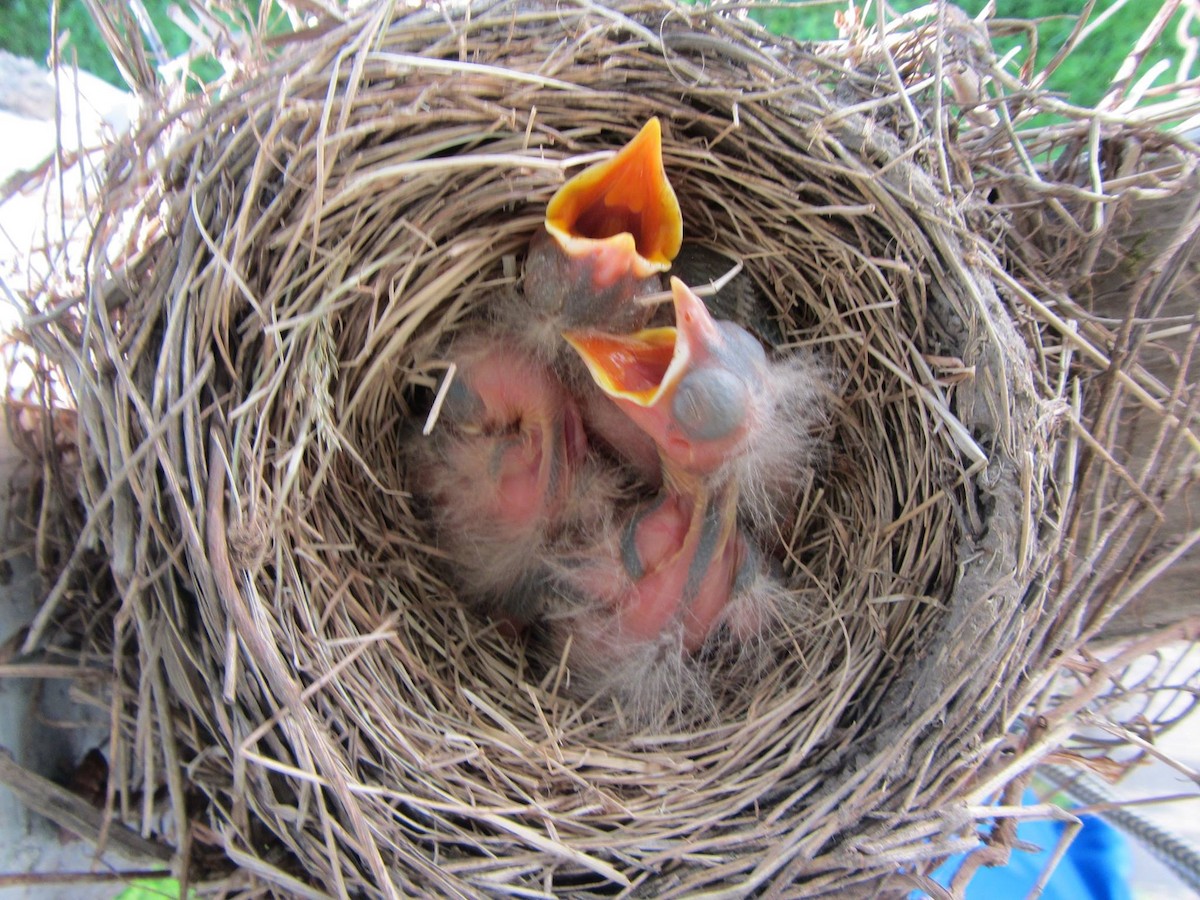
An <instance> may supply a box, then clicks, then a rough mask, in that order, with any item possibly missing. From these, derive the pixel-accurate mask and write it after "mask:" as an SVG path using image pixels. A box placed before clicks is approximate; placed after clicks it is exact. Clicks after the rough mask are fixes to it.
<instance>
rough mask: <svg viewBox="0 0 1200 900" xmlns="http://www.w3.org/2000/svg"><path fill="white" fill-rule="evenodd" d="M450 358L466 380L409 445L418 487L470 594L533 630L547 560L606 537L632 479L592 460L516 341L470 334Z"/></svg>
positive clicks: (561, 399)
mask: <svg viewBox="0 0 1200 900" xmlns="http://www.w3.org/2000/svg"><path fill="white" fill-rule="evenodd" d="M446 356H447V358H448V359H450V360H452V361H453V362H454V363H455V364H456V365H457V377H456V378H455V379H454V381H453V382H452V384H451V385H450V387H449V388H448V390H447V392H446V396H445V401H444V403H443V406H442V409H441V414H440V417H439V419H438V421H437V426H436V428H435V429H434V431H433V432H432V434H431V435H429V436H428V437H425V436H421V435H418V436H414V437H413V438H411V439H410V441H409V444H408V447H409V451H410V454H411V458H410V475H409V482H410V484H411V485H412V489H413V492H414V493H415V494H416V495H418V496H419V497H421V498H422V499H423V500H425V501H426V502H427V503H428V505H429V510H430V516H431V519H432V521H433V524H434V529H435V533H436V536H437V541H438V545H439V547H440V548H441V549H442V550H443V551H445V553H446V554H447V557H448V558H449V559H450V560H451V565H452V571H451V573H450V574H451V576H452V578H453V580H454V581H455V583H456V585H457V587H458V588H459V592H460V595H461V596H463V597H464V598H466V599H468V600H470V601H472V602H474V603H476V604H477V605H479V606H482V607H484V608H485V609H488V610H489V611H492V612H494V613H496V614H498V615H501V616H505V617H508V618H510V619H512V620H514V621H515V622H517V623H520V624H525V623H529V622H532V621H533V620H534V619H536V618H537V616H538V615H539V613H540V612H541V611H542V603H543V602H544V600H545V598H546V592H545V590H544V584H545V577H546V575H545V565H546V562H547V560H549V559H552V558H553V557H554V556H555V555H556V554H557V553H559V552H561V549H560V548H561V546H566V545H571V544H572V543H573V542H574V541H576V540H577V539H578V537H577V536H578V535H579V534H580V533H590V532H593V531H595V530H599V529H602V528H603V527H604V523H605V522H606V521H607V520H608V519H609V518H611V516H612V515H613V510H614V505H615V503H616V500H617V498H618V496H619V495H620V494H621V490H622V487H621V479H620V476H619V474H618V472H617V471H615V470H613V469H611V468H604V467H601V466H600V465H598V464H597V463H596V461H595V460H593V459H590V458H589V456H588V442H587V437H586V435H585V433H584V429H583V422H582V418H581V416H580V412H579V408H578V406H577V405H576V403H575V401H574V399H573V398H572V397H571V395H570V393H568V391H567V390H566V388H565V387H564V386H563V384H562V382H561V381H560V380H559V379H558V377H557V376H556V375H555V374H554V373H553V372H552V371H551V370H550V369H549V368H548V367H547V366H546V365H545V364H544V363H542V362H540V361H538V360H537V359H535V358H533V357H532V356H531V355H529V354H528V353H525V352H523V351H521V350H519V349H516V348H515V346H514V342H513V341H512V340H507V339H506V338H505V336H504V335H502V334H495V333H492V334H487V335H484V334H470V335H467V336H465V337H461V338H459V339H458V340H456V341H455V342H454V343H453V344H452V345H451V346H450V347H449V348H448V349H447V351H446Z"/></svg>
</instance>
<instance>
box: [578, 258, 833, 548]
mask: <svg viewBox="0 0 1200 900" xmlns="http://www.w3.org/2000/svg"><path fill="white" fill-rule="evenodd" d="M671 291H672V296H673V299H674V306H675V325H674V326H673V327H665V328H649V329H643V330H641V331H638V332H635V333H633V334H628V335H619V334H609V333H604V332H601V331H594V330H593V331H582V330H581V331H568V332H565V333H564V337H565V338H566V339H567V341H568V342H569V343H570V344H571V345H572V346H573V347H574V348H575V350H576V351H577V352H578V353H579V355H580V357H581V358H582V359H583V361H584V362H585V363H586V365H587V367H588V369H589V370H590V371H591V373H592V377H593V378H594V379H595V381H596V383H597V384H598V385H599V386H600V388H601V389H602V390H603V391H604V393H605V394H607V395H608V396H609V397H611V398H612V399H613V400H614V401H615V402H616V404H617V405H618V406H619V407H620V408H621V410H622V411H623V412H624V413H625V414H626V415H627V416H629V418H630V419H631V420H632V421H633V422H634V423H636V424H637V426H638V427H639V428H640V429H641V430H642V431H643V432H645V433H646V434H647V435H649V436H650V438H652V439H653V441H654V443H655V445H656V446H657V447H658V451H659V454H660V456H661V458H662V466H663V472H664V477H665V481H666V484H667V486H668V488H669V489H672V490H675V491H676V492H681V493H686V492H689V491H694V490H695V488H694V487H692V485H694V484H695V483H696V482H697V481H700V482H703V483H705V484H707V485H709V486H710V489H717V488H721V487H722V486H724V485H729V484H732V485H733V486H734V490H735V491H736V494H737V496H738V504H739V507H740V509H741V511H742V513H743V514H744V515H745V516H746V518H747V519H748V520H749V522H750V524H751V526H752V527H754V528H756V529H762V528H768V527H770V525H772V524H773V522H774V520H775V517H776V514H777V512H778V510H779V509H780V507H781V504H782V503H783V502H784V500H785V499H786V498H788V497H789V496H790V495H791V494H792V493H793V492H794V490H795V489H796V488H798V487H799V486H800V485H802V484H804V483H805V481H806V480H807V479H808V478H809V477H810V473H811V464H812V462H813V457H814V451H815V448H816V446H817V445H818V442H817V440H816V439H815V438H814V435H813V429H814V427H815V426H816V425H817V424H818V423H819V421H820V419H821V417H822V415H823V409H824V406H825V403H824V401H825V395H826V393H827V390H826V387H825V379H824V377H823V374H822V372H821V369H820V367H819V366H818V365H817V364H816V363H815V362H813V361H812V360H810V359H808V358H806V357H802V356H798V355H793V356H789V357H785V358H783V359H778V360H772V359H769V358H768V357H767V355H766V353H765V351H764V350H763V347H762V345H761V344H759V342H758V341H757V340H755V339H754V338H753V337H752V336H751V335H750V334H749V332H747V331H746V330H745V329H744V328H741V327H740V326H738V325H735V324H733V323H732V322H723V321H717V320H715V319H713V317H712V316H711V315H710V314H709V312H708V310H707V309H706V308H705V306H704V303H703V301H701V300H700V298H699V297H697V296H696V295H695V293H693V292H692V291H691V289H689V288H688V287H687V286H686V285H685V284H684V283H683V282H682V281H680V280H679V279H678V278H672V279H671Z"/></svg>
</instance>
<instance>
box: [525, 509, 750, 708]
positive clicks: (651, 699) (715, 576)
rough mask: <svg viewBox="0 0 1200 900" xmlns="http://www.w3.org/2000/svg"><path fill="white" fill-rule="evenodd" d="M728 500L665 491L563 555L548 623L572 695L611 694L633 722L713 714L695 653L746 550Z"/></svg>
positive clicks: (715, 619) (718, 617) (725, 600)
mask: <svg viewBox="0 0 1200 900" xmlns="http://www.w3.org/2000/svg"><path fill="white" fill-rule="evenodd" d="M728 499H729V498H721V497H700V496H692V495H687V494H677V493H670V492H664V493H662V494H660V495H659V496H658V497H657V498H656V499H655V500H653V501H651V502H649V503H646V504H643V505H641V506H639V507H637V508H635V509H634V510H633V511H632V512H630V513H629V514H628V516H627V517H626V518H625V520H624V521H623V522H620V523H615V524H614V526H613V527H612V528H610V529H609V531H608V532H607V534H606V535H605V536H604V538H603V539H602V540H601V541H598V542H597V543H596V544H594V545H592V546H590V547H588V548H586V549H585V550H581V551H580V552H579V553H578V554H576V555H574V556H570V557H567V558H565V559H564V560H563V561H562V564H561V566H560V568H559V569H558V571H557V573H556V576H555V580H556V582H557V585H558V588H559V593H560V596H561V597H563V598H564V599H566V600H567V602H566V603H563V604H560V605H559V607H558V612H557V613H551V614H550V615H549V616H548V623H549V628H550V637H551V643H552V646H553V647H554V648H555V649H556V651H557V652H558V653H559V654H560V655H561V654H562V652H563V651H564V650H567V651H568V655H567V660H568V664H569V666H570V669H571V673H572V682H571V689H572V690H573V692H575V693H576V694H577V695H579V696H583V697H590V696H594V695H600V696H602V697H605V698H606V699H609V700H614V701H616V703H617V705H618V706H619V707H620V708H621V710H622V711H623V712H624V714H625V715H626V716H627V717H628V718H630V719H631V720H632V721H633V723H634V724H637V725H647V724H652V723H656V722H666V721H676V722H680V721H691V720H692V719H694V718H696V717H698V716H699V717H703V716H705V715H707V714H708V713H710V712H711V708H712V697H711V688H710V685H709V677H710V676H709V673H708V672H707V670H706V669H705V668H704V667H703V666H702V665H700V664H699V662H698V661H697V660H696V658H695V655H696V654H697V653H698V652H699V651H700V649H701V648H702V647H703V646H704V645H705V643H706V641H708V640H709V637H710V634H711V633H712V632H713V629H714V628H715V627H716V625H717V623H718V622H719V621H720V620H721V618H722V613H723V610H724V608H725V606H726V604H727V603H728V602H729V599H730V593H731V591H732V589H733V585H734V584H735V582H736V581H737V579H738V574H739V569H740V568H741V565H742V563H743V561H744V560H745V559H747V558H748V555H749V548H748V547H747V545H746V543H745V539H744V537H743V536H742V535H741V534H740V533H739V531H738V529H737V527H736V521H734V516H733V511H734V509H735V506H734V504H732V503H728V502H724V501H726V500H728Z"/></svg>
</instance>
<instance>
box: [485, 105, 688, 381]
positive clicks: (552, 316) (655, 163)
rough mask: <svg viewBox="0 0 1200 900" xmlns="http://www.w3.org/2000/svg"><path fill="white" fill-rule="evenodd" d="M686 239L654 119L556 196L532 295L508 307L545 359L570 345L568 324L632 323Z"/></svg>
mask: <svg viewBox="0 0 1200 900" xmlns="http://www.w3.org/2000/svg"><path fill="white" fill-rule="evenodd" d="M682 241H683V216H682V213H681V212H680V209H679V202H678V200H677V199H676V197H675V191H674V190H673V189H672V188H671V184H670V182H668V181H667V175H666V170H665V169H664V167H663V158H662V127H661V125H660V124H659V121H658V119H657V118H652V119H650V120H649V121H648V122H647V123H646V124H645V126H644V127H643V128H642V130H641V131H640V132H638V134H637V135H636V136H635V137H634V138H633V140H631V141H630V142H629V143H628V144H626V145H625V146H624V147H623V148H621V150H620V151H619V152H618V153H617V155H616V156H614V157H613V158H612V159H609V160H606V161H604V162H601V163H597V164H596V165H593V166H590V167H588V168H587V169H584V170H583V171H582V172H580V173H579V174H578V175H576V176H575V177H573V178H571V179H570V180H569V181H568V182H567V183H566V184H564V185H563V186H562V187H561V188H559V190H558V191H557V192H556V193H555V195H554V196H553V198H551V200H550V203H549V205H548V206H547V207H546V221H545V228H544V229H543V230H541V231H539V232H538V233H537V235H535V237H534V239H533V241H532V242H531V244H530V248H529V254H528V256H527V258H526V260H525V277H524V295H525V303H524V304H515V305H512V306H510V307H508V308H505V309H502V310H500V314H501V316H502V317H503V318H507V319H508V320H509V321H508V322H507V324H508V326H509V327H510V328H511V329H512V330H514V331H515V332H517V333H519V334H522V335H523V336H524V337H525V339H526V340H527V341H528V342H529V343H530V344H531V345H532V346H533V347H534V348H535V350H536V352H538V353H539V354H540V355H542V356H543V357H545V358H546V359H555V358H557V357H558V356H559V354H560V353H561V352H562V340H561V338H560V334H561V332H562V331H563V330H564V329H568V328H602V329H604V330H606V331H614V332H617V333H622V332H626V331H633V330H635V329H637V328H640V327H641V326H642V325H644V324H645V323H646V321H647V319H648V317H649V315H650V313H651V312H652V310H651V309H648V308H645V307H643V306H641V305H639V304H637V303H635V302H634V300H635V298H636V297H638V296H640V295H642V294H646V293H653V292H656V291H658V290H660V287H661V282H660V280H659V276H660V275H661V273H663V272H665V271H667V269H669V268H670V266H671V260H672V259H674V257H675V254H676V253H678V252H679V247H680V244H681V243H682Z"/></svg>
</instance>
